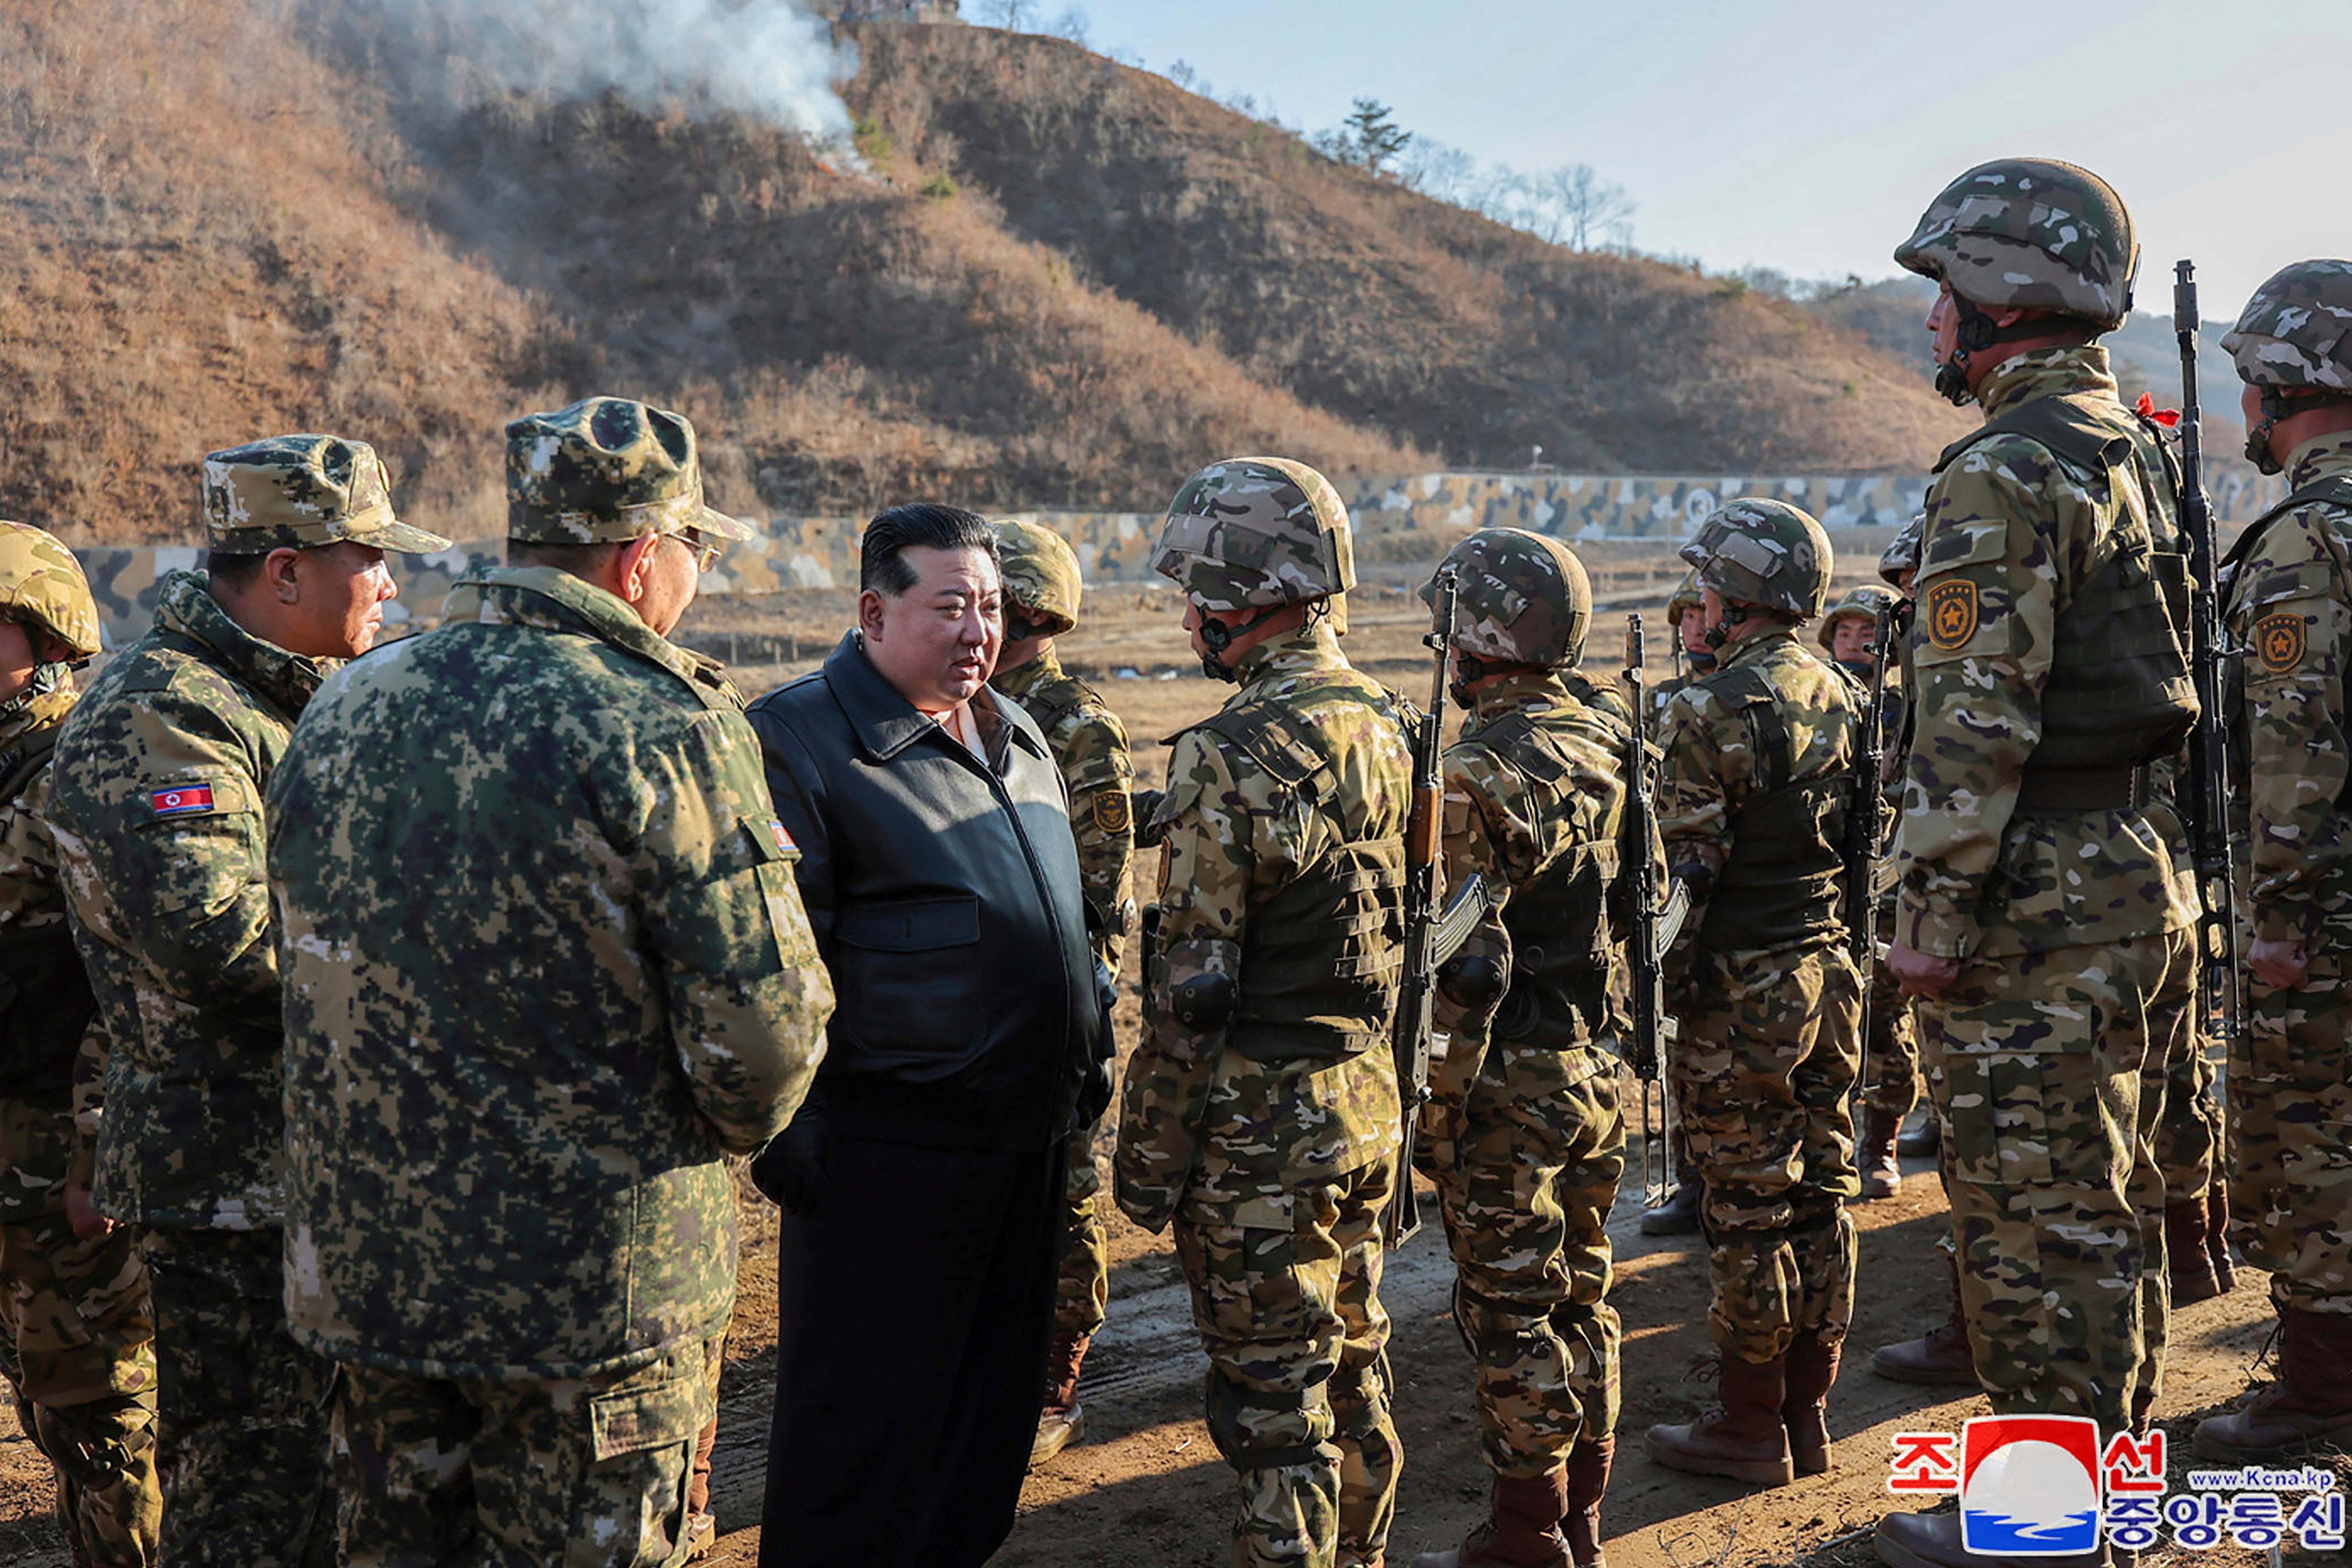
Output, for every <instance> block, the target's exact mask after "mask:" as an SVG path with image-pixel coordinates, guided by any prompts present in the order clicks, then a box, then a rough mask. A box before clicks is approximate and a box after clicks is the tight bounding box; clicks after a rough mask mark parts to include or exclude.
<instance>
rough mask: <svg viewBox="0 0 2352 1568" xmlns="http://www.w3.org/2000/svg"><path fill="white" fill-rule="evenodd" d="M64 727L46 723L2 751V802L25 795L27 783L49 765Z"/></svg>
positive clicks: (0, 768) (2, 803) (0, 783)
mask: <svg viewBox="0 0 2352 1568" xmlns="http://www.w3.org/2000/svg"><path fill="white" fill-rule="evenodd" d="M61 728H63V726H61V725H55V724H48V725H43V726H42V727H40V728H38V729H36V730H33V731H31V732H30V733H28V734H26V735H25V736H24V737H21V738H19V739H18V740H17V742H16V745H14V746H12V747H8V748H7V749H6V750H5V751H0V805H5V804H6V803H7V802H8V801H10V800H15V799H16V797H17V796H19V795H21V794H23V793H24V792H25V786H26V785H27V784H30V783H31V782H32V781H33V775H34V774H36V773H38V772H39V771H40V770H41V769H42V768H46V767H47V766H48V761H49V758H50V757H51V756H52V755H53V754H54V753H55V752H56V751H57V749H58V730H59V729H61Z"/></svg>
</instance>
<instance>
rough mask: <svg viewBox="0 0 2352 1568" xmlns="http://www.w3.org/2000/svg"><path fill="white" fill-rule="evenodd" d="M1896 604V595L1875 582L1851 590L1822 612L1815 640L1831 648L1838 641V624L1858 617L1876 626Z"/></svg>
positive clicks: (1814, 634)
mask: <svg viewBox="0 0 2352 1568" xmlns="http://www.w3.org/2000/svg"><path fill="white" fill-rule="evenodd" d="M1894 602H1895V595H1893V594H1892V593H1889V592H1888V591H1886V590H1885V589H1883V588H1881V587H1879V586H1878V584H1876V583H1874V582H1865V583H1864V584H1863V585H1862V586H1861V587H1859V588H1849V589H1847V590H1846V591H1845V597H1843V599H1840V600H1839V601H1837V602H1836V603H1835V604H1832V605H1831V606H1830V607H1829V608H1828V609H1827V610H1825V611H1823V612H1822V624H1821V629H1820V630H1819V631H1817V632H1814V633H1813V640H1814V641H1815V642H1817V643H1821V645H1822V647H1824V648H1827V647H1829V646H1830V645H1831V644H1832V643H1833V642H1835V641H1836V638H1837V623H1838V622H1841V621H1843V620H1845V619H1846V618H1847V617H1849V616H1857V615H1858V616H1860V617H1861V618H1862V619H1863V620H1864V621H1867V622H1870V623H1871V624H1872V625H1873V626H1875V625H1877V624H1878V621H1879V617H1881V616H1883V615H1885V613H1886V610H1887V606H1889V605H1891V604H1893V603H1894Z"/></svg>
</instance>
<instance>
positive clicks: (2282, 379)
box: [2221, 261, 2352, 474]
mask: <svg viewBox="0 0 2352 1568" xmlns="http://www.w3.org/2000/svg"><path fill="white" fill-rule="evenodd" d="M2221 347H2223V348H2224V349H2227V350H2229V351H2230V355H2231V358H2232V359H2234V360H2236V361H2237V362H2238V376H2239V379H2241V380H2242V381H2243V382H2245V383H2246V384H2247V385H2248V386H2251V387H2253V388H2256V389H2257V390H2259V391H2260V392H2261V393H2262V413H2263V416H2262V418H2261V419H2259V420H2257V421H2254V422H2253V423H2252V425H2251V426H2250V427H2249V428H2248V429H2247V431H2246V459H2247V461H2248V462H2250V463H2252V464H2253V465H2254V466H2255V467H2257V468H2259V469H2261V470H2262V471H2263V473H2265V474H2275V473H2277V472H2278V471H2279V470H2280V469H2281V468H2283V467H2284V466H2285V465H2284V464H2283V463H2281V462H2280V461H2279V460H2278V458H2277V457H2275V456H2273V455H2272V453H2271V432H2272V431H2273V430H2274V429H2276V428H2277V427H2278V422H2279V421H2280V420H2282V419H2284V418H2286V417H2288V416H2289V415H2290V414H2292V413H2294V412H2295V408H2296V405H2297V404H2298V403H2300V402H2304V400H2305V399H2306V398H2309V397H2314V396H2316V397H2322V398H2345V397H2352V261H2298V262H2296V263H2295V264H2294V266H2293V267H2282V268H2281V269H2280V270H2279V271H2277V272H2276V273H2273V275H2272V276H2271V277H2270V278H2269V279H2268V280H2267V281H2265V282H2264V283H2263V286H2262V287H2260V288H2257V289H2255V290H2254V297H2253V298H2252V299H2249V300H2247V301H2246V308H2245V309H2244V310H2243V311H2242V312H2240V313H2239V316H2238V324H2237V325H2236V326H2235V327H2232V328H2231V329H2230V330H2229V332H2228V333H2227V334H2226V335H2225V336H2224V337H2223V338H2222V340H2221Z"/></svg>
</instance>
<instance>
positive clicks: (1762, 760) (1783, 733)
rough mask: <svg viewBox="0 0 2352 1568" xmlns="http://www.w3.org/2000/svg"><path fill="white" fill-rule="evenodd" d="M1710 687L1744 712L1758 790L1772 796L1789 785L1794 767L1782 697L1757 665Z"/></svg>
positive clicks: (1743, 667)
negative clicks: (1754, 758)
mask: <svg viewBox="0 0 2352 1568" xmlns="http://www.w3.org/2000/svg"><path fill="white" fill-rule="evenodd" d="M1708 685H1710V686H1711V687H1712V688H1713V689H1714V692H1715V695H1717V696H1718V697H1720V698H1722V699H1723V700H1724V701H1725V702H1727V703H1729V704H1730V705H1731V706H1734V707H1737V708H1739V709H1741V710H1742V713H1743V716H1745V717H1746V718H1747V720H1748V740H1749V742H1750V743H1751V744H1752V745H1753V746H1754V747H1755V749H1756V788H1757V790H1758V792H1759V793H1761V794H1767V795H1769V794H1770V793H1771V792H1772V791H1773V790H1775V789H1780V787H1781V786H1783V785H1785V784H1787V783H1788V782H1789V774H1790V769H1791V768H1792V767H1793V766H1794V764H1793V762H1792V760H1791V758H1790V753H1789V726H1788V724H1787V722H1786V721H1785V720H1783V719H1782V718H1781V717H1780V693H1778V692H1776V691H1774V690H1773V689H1772V683H1771V682H1769V681H1768V680H1766V679H1765V678H1764V672H1763V671H1761V670H1759V669H1758V668H1757V667H1756V666H1755V665H1753V664H1741V665H1739V666H1738V667H1737V668H1734V669H1731V670H1727V671H1725V672H1724V673H1723V674H1720V675H1718V676H1717V677H1716V678H1715V679H1714V680H1712V681H1710V682H1709V683H1708Z"/></svg>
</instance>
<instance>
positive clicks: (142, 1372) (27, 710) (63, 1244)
mask: <svg viewBox="0 0 2352 1568" xmlns="http://www.w3.org/2000/svg"><path fill="white" fill-rule="evenodd" d="M98 649H99V630H98V606H97V604H96V602H95V601H93V600H92V599H91V598H90V592H89V582H88V580H86V579H85V578H84V577H83V576H82V570H81V566H80V564H79V562H78V561H76V560H75V559H74V558H73V552H71V551H70V550H68V549H66V547H65V546H63V545H61V544H59V543H58V541H57V540H56V539H55V538H51V537H50V536H49V535H47V534H46V533H43V532H42V531H41V530H40V529H38V528H28V527H26V525H25V524H23V523H0V977H5V983H6V985H7V988H8V998H9V1000H8V1005H7V1007H6V1009H5V1010H0V1375H5V1376H6V1377H7V1379H8V1380H9V1382H10V1383H12V1384H13V1385H15V1391H16V1418H17V1423H18V1425H19V1426H21V1427H23V1428H24V1431H25V1435H26V1437H29V1438H31V1439H32V1442H33V1444H34V1446H35V1447H36V1448H38V1449H39V1450H40V1451H41V1453H42V1454H43V1455H44V1456H45V1457H46V1458H47V1459H48V1461H49V1463H50V1464H51V1466H53V1467H54V1468H55V1469H56V1471H57V1484H58V1523H59V1524H60V1525H62V1526H63V1527H64V1529H65V1533H66V1541H67V1543H68V1545H69V1546H70V1548H71V1549H72V1552H73V1558H74V1561H75V1562H76V1563H89V1564H95V1565H97V1568H146V1565H147V1564H150V1563H153V1562H154V1561H155V1554H156V1549H157V1533H158V1528H159V1524H160V1521H161V1519H162V1516H163V1494H162V1492H161V1490H160V1489H159V1487H158V1485H157V1480H156V1474H155V1344H154V1333H155V1319H154V1312H153V1310H152V1306H151V1304H150V1301H149V1298H148V1288H147V1270H146V1268H145V1266H144V1265H143V1264H142V1263H141V1262H140V1260H139V1252H138V1249H137V1246H136V1245H135V1238H134V1237H133V1235H132V1233H131V1229H130V1228H129V1227H127V1226H119V1225H116V1224H114V1223H113V1222H111V1221H110V1220H107V1219H104V1218H100V1217H99V1216H98V1215H97V1214H95V1213H94V1212H92V1211H91V1209H90V1207H89V1179H90V1173H89V1169H88V1168H87V1165H86V1163H79V1164H78V1163H77V1161H76V1160H75V1158H74V1155H75V1150H76V1147H77V1139H76V1137H75V1132H74V1100H75V1096H74V1069H75V1062H76V1059H77V1057H78V1056H79V1055H83V1054H86V1053H87V1052H88V1051H89V1050H92V1049H94V1048H89V1047H86V1046H85V1040H86V1038H87V1036H88V1035H89V1033H90V1032H91V1031H94V1030H97V1029H98V1027H99V1024H98V1018H97V1009H96V1006H95V1004H94V1003H93V1002H92V1000H91V998H90V994H89V980H88V978H87V977H85V976H84V975H83V973H82V967H81V960H80V958H79V957H78V956H76V955H75V953H74V947H73V937H72V935H71V933H70V932H68V929H67V927H66V905H65V893H64V889H63V888H62V886H61V885H60V884H59V882H58V865H57V847H56V845H55V843H54V842H53V841H52V840H51V838H50V834H49V831H48V828H47V825H46V824H44V823H43V821H41V810H42V806H43V804H44V802H45V800H46V798H47V792H48V771H49V762H50V759H51V757H52V756H53V754H54V750H55V747H56V746H57V739H58V726H59V725H60V724H62V723H63V722H64V719H65V716H66V715H67V713H68V712H69V711H71V709H72V707H73V704H74V698H75V695H76V694H75V692H74V689H73V674H72V672H73V671H74V670H76V669H78V668H79V667H80V666H81V665H82V664H85V663H87V662H88V661H89V657H90V655H92V654H93V653H97V652H98Z"/></svg>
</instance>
